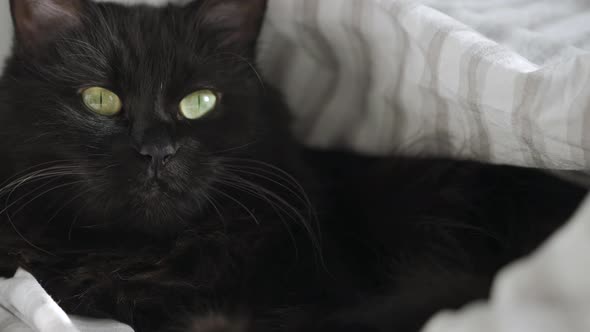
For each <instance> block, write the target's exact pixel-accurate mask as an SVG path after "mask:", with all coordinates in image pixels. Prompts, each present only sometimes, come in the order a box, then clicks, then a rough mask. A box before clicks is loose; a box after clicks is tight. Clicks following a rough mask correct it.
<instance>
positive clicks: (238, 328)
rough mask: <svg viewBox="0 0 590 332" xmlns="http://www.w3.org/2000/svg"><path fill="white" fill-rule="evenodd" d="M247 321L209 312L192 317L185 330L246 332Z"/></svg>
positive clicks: (190, 331)
mask: <svg viewBox="0 0 590 332" xmlns="http://www.w3.org/2000/svg"><path fill="white" fill-rule="evenodd" d="M247 330H248V328H247V323H246V321H245V320H243V319H231V318H229V317H226V316H223V315H218V314H210V315H207V316H203V317H197V318H193V319H192V321H191V324H190V326H189V328H188V329H187V331H186V332H247Z"/></svg>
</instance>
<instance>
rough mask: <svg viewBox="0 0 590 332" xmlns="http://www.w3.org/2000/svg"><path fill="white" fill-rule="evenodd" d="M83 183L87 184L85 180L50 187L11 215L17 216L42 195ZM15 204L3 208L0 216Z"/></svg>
mask: <svg viewBox="0 0 590 332" xmlns="http://www.w3.org/2000/svg"><path fill="white" fill-rule="evenodd" d="M85 182H87V181H86V180H78V181H73V182H68V183H64V184H60V185H57V186H54V187H52V188H50V189H47V190H45V191H43V192H42V193H40V194H38V195H36V196H35V197H33V198H32V199H30V200H29V201H28V202H27V203H25V204H23V205H22V206H21V207H19V208H18V209H17V210H16V211H14V213H13V214H14V215H16V214H18V213H19V212H20V211H22V210H23V209H24V208H25V207H27V206H28V205H29V204H31V203H32V202H34V201H35V200H37V199H38V198H40V197H42V196H44V195H46V194H48V193H50V192H52V191H54V190H57V189H60V188H64V187H67V186H71V185H75V184H79V183H85ZM15 203H16V202H14V203H12V204H10V205H9V206H7V207H5V208H4V209H3V210H2V211H0V214H2V213H4V212H6V211H7V210H8V209H9V208H10V207H12V206H13V205H14V204H15Z"/></svg>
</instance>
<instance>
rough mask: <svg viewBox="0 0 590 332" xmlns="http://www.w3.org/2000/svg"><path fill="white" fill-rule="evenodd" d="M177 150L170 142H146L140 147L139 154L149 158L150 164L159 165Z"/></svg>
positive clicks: (168, 159)
mask: <svg viewBox="0 0 590 332" xmlns="http://www.w3.org/2000/svg"><path fill="white" fill-rule="evenodd" d="M177 151H178V148H177V147H176V146H175V145H174V144H172V143H166V144H148V145H143V146H142V147H140V149H139V154H141V155H142V156H145V157H148V158H151V162H152V165H154V166H156V167H159V166H163V165H165V164H167V163H168V161H170V159H171V158H172V157H174V155H175V154H176V152H177Z"/></svg>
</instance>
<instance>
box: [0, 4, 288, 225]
mask: <svg viewBox="0 0 590 332" xmlns="http://www.w3.org/2000/svg"><path fill="white" fill-rule="evenodd" d="M11 5H12V12H13V18H14V21H15V28H16V31H17V38H16V47H15V54H14V56H13V58H12V59H11V60H10V61H9V62H8V64H7V70H6V72H5V76H4V79H3V81H2V87H1V89H2V90H3V92H2V96H1V98H2V100H1V102H0V103H1V104H0V105H2V107H3V109H2V110H1V112H0V130H1V131H2V132H3V133H2V134H1V135H2V138H3V139H2V142H3V143H0V148H1V149H2V150H3V154H4V155H5V156H6V158H7V159H8V164H9V165H10V167H9V168H10V172H13V173H14V172H17V171H22V170H24V169H27V168H28V167H33V166H36V165H40V164H42V165H45V166H46V167H45V166H38V167H37V168H35V169H36V170H39V169H44V168H50V167H54V168H55V171H54V173H59V174H63V175H60V177H59V178H58V179H57V180H55V181H57V182H54V183H58V184H63V186H62V187H60V188H57V189H55V190H54V192H55V193H54V192H50V193H47V194H46V195H47V197H52V195H53V197H55V199H56V200H61V201H63V200H66V199H74V198H75V196H76V195H80V197H83V198H84V199H80V200H74V201H73V203H71V204H73V205H74V207H73V208H72V210H76V209H79V210H81V211H82V212H81V213H87V214H94V215H96V216H97V219H100V218H104V219H110V220H111V221H113V220H117V219H119V222H135V221H136V222H137V223H150V224H155V225H162V226H164V227H168V225H169V224H170V223H175V222H181V221H182V220H184V219H185V218H190V217H193V216H194V215H197V214H198V213H199V211H200V209H202V205H203V204H207V202H208V200H207V197H206V196H207V195H210V194H212V193H213V192H214V190H215V183H216V182H219V181H225V180H227V179H225V180H224V179H223V177H222V176H221V175H220V174H223V171H224V169H227V168H228V167H231V160H230V159H229V158H230V157H231V158H238V157H239V158H249V159H261V160H265V159H266V160H269V158H272V153H271V151H272V150H273V149H277V148H280V147H281V144H282V143H281V141H282V140H283V138H285V137H283V135H285V136H287V133H286V131H285V130H284V128H285V127H284V123H283V122H284V121H283V120H282V119H283V115H284V114H282V113H283V110H282V109H280V108H279V109H270V108H269V107H264V105H263V104H264V100H265V97H264V94H265V88H264V86H263V83H262V81H261V80H260V78H259V77H258V75H257V73H256V72H255V69H254V67H253V65H252V63H253V57H254V54H255V52H254V48H255V47H254V45H255V42H256V38H257V34H258V32H259V28H260V24H261V20H262V16H263V12H264V1H262V0H197V1H194V2H192V3H190V4H188V5H187V6H186V7H183V8H181V7H176V6H168V7H162V8H152V7H143V6H142V7H138V6H133V7H123V6H120V5H115V4H96V3H93V2H90V1H85V0H36V1H33V0H13V1H11ZM7 175H10V174H7ZM69 183H72V184H70V185H69ZM48 188H49V187H48ZM47 200H48V201H49V199H47ZM54 204H55V203H54ZM84 204H85V206H83V205H84ZM76 205H79V206H76Z"/></svg>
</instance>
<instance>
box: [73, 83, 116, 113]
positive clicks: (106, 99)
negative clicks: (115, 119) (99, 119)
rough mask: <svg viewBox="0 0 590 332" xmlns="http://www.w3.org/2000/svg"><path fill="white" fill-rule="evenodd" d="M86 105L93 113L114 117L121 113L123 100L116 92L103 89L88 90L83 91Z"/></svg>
mask: <svg viewBox="0 0 590 332" xmlns="http://www.w3.org/2000/svg"><path fill="white" fill-rule="evenodd" d="M82 99H83V100H84V104H85V105H86V106H87V107H88V108H89V109H90V110H91V111H93V112H95V113H97V114H100V115H105V116H113V115H116V114H118V113H119V112H121V108H122V104H121V99H119V96H117V95H116V94H115V93H114V92H112V91H109V90H107V89H105V88H101V87H93V88H88V89H86V90H84V91H82Z"/></svg>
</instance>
